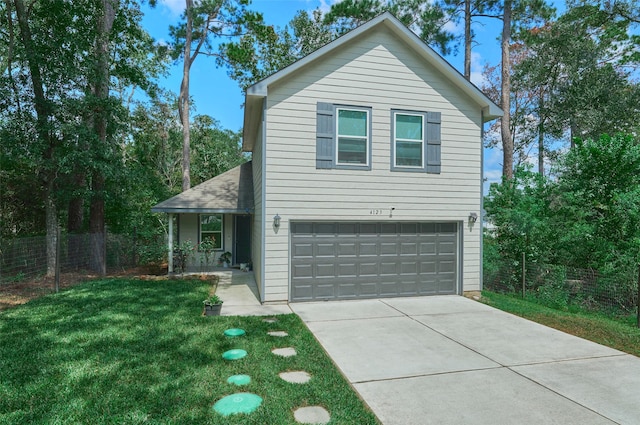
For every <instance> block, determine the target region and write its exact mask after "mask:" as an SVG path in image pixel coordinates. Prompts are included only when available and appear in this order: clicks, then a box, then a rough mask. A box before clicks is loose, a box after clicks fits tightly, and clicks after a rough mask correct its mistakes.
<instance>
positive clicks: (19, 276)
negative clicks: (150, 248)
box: [0, 233, 161, 285]
mask: <svg viewBox="0 0 640 425" xmlns="http://www.w3.org/2000/svg"><path fill="white" fill-rule="evenodd" d="M92 237H93V238H95V237H96V235H93V236H92V235H89V234H62V235H61V236H60V241H59V244H58V245H57V246H58V247H59V252H57V254H58V255H56V259H57V264H56V267H58V270H59V271H60V272H61V273H70V272H79V271H92V270H93V269H94V268H95V267H93V266H92V264H91V261H92V249H93V247H95V246H96V242H97V244H98V245H99V246H102V242H103V241H102V240H98V241H96V240H95V239H94V240H93V242H92ZM99 237H104V236H103V235H99ZM158 243H161V242H158ZM145 249H146V246H143V247H142V246H140V245H139V242H138V238H137V237H136V235H135V234H133V235H121V234H113V233H106V252H105V254H106V255H105V258H106V265H107V271H108V272H114V271H118V270H122V269H126V268H131V267H135V266H137V265H138V261H139V257H140V252H143V255H144V252H145ZM47 261H48V260H47V238H46V236H33V237H25V238H14V239H2V240H0V285H2V284H9V283H17V282H21V281H25V280H29V279H36V278H38V277H44V276H45V275H46V274H47V266H48V265H47Z"/></svg>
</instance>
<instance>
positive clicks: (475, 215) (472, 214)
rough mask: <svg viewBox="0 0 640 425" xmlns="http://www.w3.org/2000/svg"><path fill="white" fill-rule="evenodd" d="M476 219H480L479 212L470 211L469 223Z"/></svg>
mask: <svg viewBox="0 0 640 425" xmlns="http://www.w3.org/2000/svg"><path fill="white" fill-rule="evenodd" d="M476 221H478V214H476V213H474V212H472V213H469V224H473V223H475V222H476Z"/></svg>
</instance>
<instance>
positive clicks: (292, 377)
mask: <svg viewBox="0 0 640 425" xmlns="http://www.w3.org/2000/svg"><path fill="white" fill-rule="evenodd" d="M278 376H280V378H282V379H283V380H285V381H287V382H291V383H292V384H306V383H307V382H309V380H310V379H311V375H309V374H308V373H307V372H305V371H303V370H296V371H293V372H281V373H279V374H278Z"/></svg>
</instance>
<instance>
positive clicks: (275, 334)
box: [267, 331, 289, 337]
mask: <svg viewBox="0 0 640 425" xmlns="http://www.w3.org/2000/svg"><path fill="white" fill-rule="evenodd" d="M267 333H268V334H269V335H271V336H279V337H283V336H289V334H288V333H286V332H285V331H271V332H267Z"/></svg>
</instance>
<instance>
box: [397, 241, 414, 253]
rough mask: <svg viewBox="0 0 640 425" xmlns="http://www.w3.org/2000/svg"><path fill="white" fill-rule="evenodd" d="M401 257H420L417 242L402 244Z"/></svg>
mask: <svg viewBox="0 0 640 425" xmlns="http://www.w3.org/2000/svg"><path fill="white" fill-rule="evenodd" d="M400 254H401V255H418V244H417V243H416V242H402V243H401V244H400Z"/></svg>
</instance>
